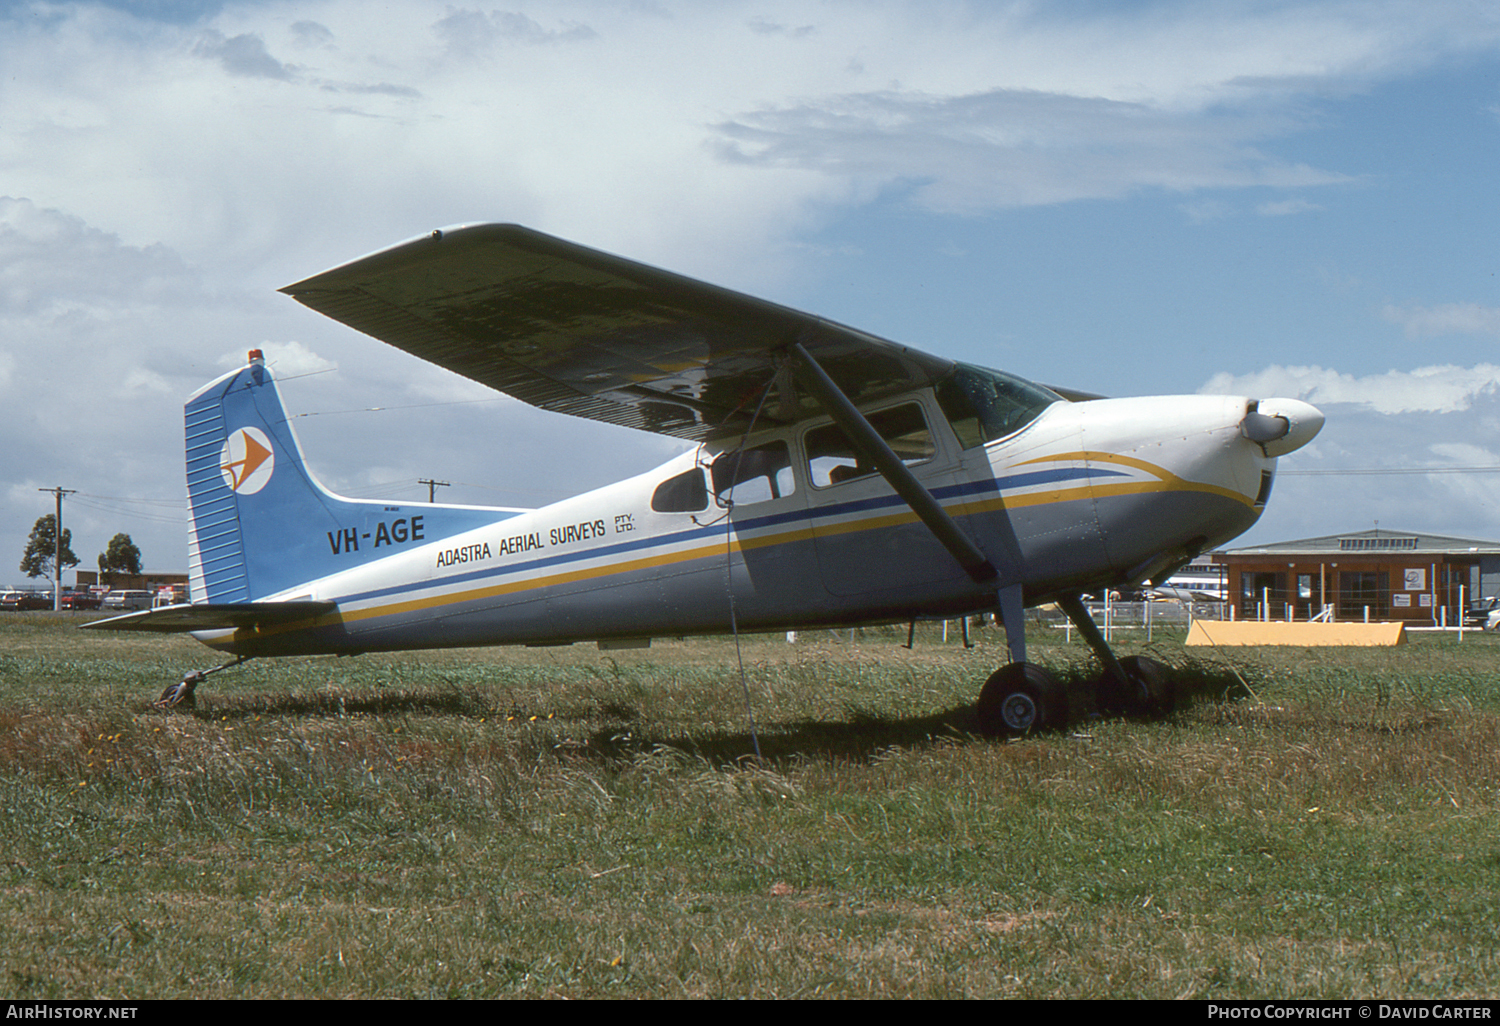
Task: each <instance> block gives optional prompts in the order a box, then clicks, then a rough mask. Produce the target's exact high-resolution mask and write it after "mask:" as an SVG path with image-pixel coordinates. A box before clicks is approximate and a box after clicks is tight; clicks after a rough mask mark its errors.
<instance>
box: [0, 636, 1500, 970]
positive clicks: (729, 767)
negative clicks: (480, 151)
mask: <svg viewBox="0 0 1500 1026" xmlns="http://www.w3.org/2000/svg"><path fill="white" fill-rule="evenodd" d="M75 622H76V621H74V620H72V619H71V618H69V617H67V616H64V617H61V618H58V617H54V616H50V615H41V614H38V615H36V616H30V615H24V614H23V615H16V616H7V617H3V618H0V852H3V855H0V881H3V883H0V886H3V888H4V895H5V900H4V902H3V903H0V909H3V913H0V915H3V925H4V928H5V930H6V936H7V942H6V944H5V946H4V948H3V954H0V965H3V976H0V979H3V980H4V982H5V986H4V988H3V990H4V992H5V993H6V995H7V996H9V997H15V998H37V997H73V998H83V997H121V998H124V997H130V998H149V997H185V996H208V997H227V996H239V997H250V996H253V997H296V996H319V997H335V996H351V997H429V996H430V997H494V996H551V995H556V996H576V997H612V996H619V997H677V996H682V997H738V996H744V997H772V996H775V997H807V996H826V997H955V996H976V997H1006V996H1015V997H1335V996H1337V997H1349V996H1388V997H1396V996H1405V997H1436V996H1445V997H1455V996H1461V995H1471V996H1472V995H1491V994H1493V993H1494V991H1495V990H1496V983H1495V981H1496V980H1497V979H1500V964H1497V959H1500V956H1497V952H1500V937H1497V925H1496V924H1497V923H1500V915H1497V907H1496V906H1497V903H1500V887H1497V884H1500V838H1497V834H1496V827H1495V823H1496V815H1495V814H1496V812H1497V808H1496V806H1497V804H1500V764H1497V759H1500V745H1497V740H1500V739H1497V736H1496V735H1497V731H1500V696H1497V694H1496V688H1495V686H1494V677H1493V670H1494V667H1495V663H1496V658H1497V655H1500V652H1497V649H1496V647H1495V644H1494V642H1495V639H1492V638H1484V637H1470V638H1466V640H1465V642H1464V644H1463V645H1461V646H1460V645H1456V644H1455V643H1454V642H1453V640H1452V639H1451V638H1446V639H1440V638H1419V639H1417V640H1416V641H1415V643H1414V644H1412V645H1410V646H1408V647H1406V648H1404V649H1395V650H1383V651H1371V650H1320V651H1317V652H1301V651H1289V650H1260V651H1256V650H1235V651H1234V652H1233V654H1232V655H1224V656H1220V655H1216V654H1210V655H1209V656H1208V657H1206V658H1205V657H1194V658H1189V657H1188V656H1187V655H1186V653H1185V652H1184V651H1183V650H1182V649H1180V648H1178V647H1176V644H1175V642H1173V641H1172V640H1171V639H1170V638H1169V639H1168V640H1165V641H1163V640H1161V636H1160V635H1158V636H1157V643H1156V644H1155V645H1154V646H1153V648H1152V654H1153V655H1155V656H1156V657H1157V658H1161V659H1163V660H1165V661H1168V662H1171V663H1173V664H1175V665H1177V666H1179V667H1183V668H1184V669H1185V675H1186V678H1187V679H1188V680H1189V682H1190V684H1191V687H1190V688H1189V691H1190V692H1191V697H1190V698H1189V700H1188V702H1187V703H1186V704H1185V706H1184V707H1183V708H1181V709H1179V710H1178V711H1177V712H1176V713H1174V714H1173V715H1171V716H1169V717H1167V718H1166V719H1163V720H1159V721H1153V722H1145V721H1121V720H1107V719H1097V718H1084V719H1083V720H1081V721H1080V722H1078V723H1077V724H1076V725H1075V726H1074V728H1072V729H1071V730H1070V731H1067V732H1061V733H1054V734H1049V735H1040V736H1036V737H1030V738H1025V739H1021V740H1018V741H1013V742H1008V743H1000V742H992V741H986V740H980V739H977V738H975V737H974V736H973V735H972V733H971V731H972V727H973V719H972V711H971V708H970V703H971V702H972V700H973V697H974V695H975V693H976V692H977V689H978V685H979V683H980V682H982V680H983V678H984V677H985V676H986V675H987V674H988V672H989V671H990V670H992V669H993V668H994V666H995V665H997V664H998V662H999V661H1000V660H1001V659H1002V658H1003V655H1002V652H1003V646H1002V645H1001V644H1000V642H999V640H998V639H995V638H992V637H991V636H990V635H989V633H988V632H982V634H981V636H980V639H979V640H980V645H979V647H977V648H975V649H973V650H967V651H966V650H964V649H962V648H961V647H960V646H958V645H957V644H956V643H954V644H950V645H948V646H942V645H940V644H939V643H938V641H937V636H936V634H935V632H931V631H929V632H928V633H926V634H925V635H923V636H921V637H919V641H918V644H917V647H916V648H915V649H914V650H912V651H909V652H908V651H907V650H905V649H903V648H901V647H900V642H901V641H904V640H905V632H904V630H900V631H898V630H894V629H893V630H889V631H873V630H872V631H865V632H859V633H857V634H856V635H855V636H854V637H853V639H852V640H851V637H850V635H849V632H847V631H845V632H839V633H838V634H837V635H833V634H829V633H827V632H824V633H821V634H816V635H814V634H804V635H803V636H802V638H801V639H799V643H798V644H797V645H787V644H786V642H785V641H784V639H782V638H781V637H780V636H776V637H770V638H756V639H749V640H748V641H747V642H746V644H745V655H746V665H747V674H748V681H749V685H750V693H751V700H752V703H753V706H754V714H755V718H756V720H757V722H758V724H759V727H760V742H761V747H762V750H763V752H764V753H765V759H764V760H763V761H756V760H755V759H754V758H753V757H751V756H750V752H751V751H752V750H753V749H752V745H751V739H750V732H749V726H748V720H747V717H746V712H745V709H744V707H743V700H742V697H741V690H740V684H739V679H738V675H737V671H736V669H735V660H734V653H733V649H732V646H731V645H730V644H729V643H728V642H725V641H719V640H698V641H684V642H666V643H662V642H658V643H657V646H656V647H654V648H652V649H650V650H647V651H641V652H617V653H609V654H606V653H600V652H597V651H594V650H592V649H590V648H585V647H584V646H576V647H574V648H570V649H547V650H485V651H475V652H455V653H429V654H406V655H392V656H381V657H372V656H366V657H361V658H359V659H352V660H349V659H345V660H338V659H299V660H285V661H274V662H252V663H250V664H248V665H246V666H245V667H243V668H241V669H237V670H232V671H227V672H225V673H223V674H219V675H216V676H215V677H213V678H211V680H210V682H209V683H208V684H207V685H205V686H204V687H202V688H201V689H200V691H199V707H198V709H197V710H196V711H194V712H193V713H192V714H163V713H160V712H154V711H150V710H149V709H148V708H147V703H148V702H149V701H150V699H152V698H154V697H155V695H156V693H157V692H158V691H159V690H160V689H161V687H162V686H164V685H165V684H166V683H168V682H170V681H171V680H175V679H176V677H177V676H178V675H180V673H181V672H182V671H183V670H184V669H188V668H193V667H198V666H206V665H211V664H212V663H213V661H214V658H213V656H212V653H209V652H207V650H204V649H201V648H197V647H195V646H194V645H193V643H192V642H190V641H186V640H183V639H172V638H143V639H120V638H110V637H104V638H101V637H98V636H95V635H91V634H83V633H78V632H76V631H75V630H73V625H74V623H75ZM1032 649H1033V656H1034V657H1035V658H1037V659H1038V660H1039V661H1042V662H1045V663H1047V664H1048V665H1050V666H1052V667H1054V668H1055V669H1056V670H1057V671H1058V672H1059V673H1060V674H1061V675H1063V676H1064V677H1065V678H1067V679H1069V680H1070V681H1072V682H1073V684H1074V686H1075V687H1077V688H1080V689H1081V688H1082V687H1083V686H1084V684H1085V683H1086V677H1087V675H1088V674H1090V673H1092V672H1093V671H1092V668H1091V665H1090V663H1089V660H1088V658H1087V652H1086V650H1085V649H1083V648H1082V647H1081V646H1067V645H1063V644H1061V643H1060V642H1059V640H1058V639H1055V638H1053V637H1052V636H1051V635H1048V636H1046V637H1041V636H1038V637H1035V638H1034V639H1033V641H1032ZM1120 650H1121V651H1122V653H1128V652H1132V651H1142V649H1140V648H1138V647H1137V646H1135V645H1133V644H1131V643H1130V642H1129V641H1126V642H1124V643H1122V644H1121V645H1120ZM1194 651H1195V652H1197V651H1199V650H1194ZM1085 705H1086V703H1085ZM1085 712H1087V709H1086V708H1085Z"/></svg>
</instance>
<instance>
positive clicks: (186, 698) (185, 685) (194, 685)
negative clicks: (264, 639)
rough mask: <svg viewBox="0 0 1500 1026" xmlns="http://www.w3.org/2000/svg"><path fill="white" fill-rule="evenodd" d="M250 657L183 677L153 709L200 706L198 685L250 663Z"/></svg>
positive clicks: (193, 671) (163, 693)
mask: <svg viewBox="0 0 1500 1026" xmlns="http://www.w3.org/2000/svg"><path fill="white" fill-rule="evenodd" d="M250 659H251V657H250V656H240V657H239V658H238V659H236V660H235V661H234V662H232V663H225V664H224V665H222V666H214V667H211V668H210V669H207V670H192V671H191V672H189V673H185V674H183V675H182V679H181V680H180V681H178V682H177V683H176V684H173V685H171V686H169V687H168V688H167V689H166V690H165V691H163V692H162V693H161V697H160V698H158V699H157V700H156V701H154V702H152V703H151V708H153V709H192V708H194V707H195V706H196V705H197V704H198V700H197V698H196V697H194V692H195V691H197V689H198V685H199V684H202V683H203V682H204V681H206V680H208V678H209V675H210V674H214V673H218V672H219V671H220V670H228V669H230V668H231V667H235V666H239V665H240V664H241V663H246V662H249V661H250Z"/></svg>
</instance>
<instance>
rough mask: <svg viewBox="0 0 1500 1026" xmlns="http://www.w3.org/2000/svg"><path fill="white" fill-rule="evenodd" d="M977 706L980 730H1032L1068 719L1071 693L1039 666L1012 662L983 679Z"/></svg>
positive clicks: (993, 734) (1008, 732) (998, 734)
mask: <svg viewBox="0 0 1500 1026" xmlns="http://www.w3.org/2000/svg"><path fill="white" fill-rule="evenodd" d="M975 709H976V712H977V714H978V717H979V732H980V733H981V734H985V735H988V736H990V737H1002V736H1006V735H1017V734H1030V733H1034V732H1036V731H1039V730H1051V729H1053V728H1056V727H1061V726H1063V725H1064V724H1065V723H1067V721H1068V693H1067V691H1066V690H1064V689H1063V686H1062V685H1061V684H1060V683H1058V681H1057V678H1056V677H1053V676H1052V674H1050V673H1048V672H1047V671H1046V670H1044V669H1042V668H1041V667H1040V666H1036V665H1035V664H1033V663H1009V664H1007V665H1005V666H1002V667H1000V669H998V670H996V671H995V672H994V673H993V674H992V675H991V676H990V679H989V680H987V681H985V682H984V687H983V688H981V689H980V691H979V702H978V703H977V705H976V706H975Z"/></svg>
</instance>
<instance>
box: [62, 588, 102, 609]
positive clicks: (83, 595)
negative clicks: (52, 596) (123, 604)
mask: <svg viewBox="0 0 1500 1026" xmlns="http://www.w3.org/2000/svg"><path fill="white" fill-rule="evenodd" d="M102 601H103V598H102V596H100V595H98V594H95V593H94V592H92V591H88V590H86V589H85V590H83V591H65V592H63V595H62V607H63V608H64V609H98V608H99V604H100V603H101V602H102Z"/></svg>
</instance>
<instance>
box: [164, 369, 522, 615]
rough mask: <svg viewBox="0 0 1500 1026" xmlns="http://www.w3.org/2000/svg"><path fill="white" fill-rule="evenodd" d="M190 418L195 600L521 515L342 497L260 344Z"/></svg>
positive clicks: (270, 585)
mask: <svg viewBox="0 0 1500 1026" xmlns="http://www.w3.org/2000/svg"><path fill="white" fill-rule="evenodd" d="M183 413H184V419H185V421H186V424H187V485H188V507H189V511H190V519H191V522H190V526H189V534H188V548H189V552H188V573H189V579H190V583H191V585H192V596H193V601H194V602H252V601H255V600H256V599H262V598H266V597H268V596H271V595H277V594H279V593H281V592H285V591H288V590H291V589H295V588H297V587H298V586H299V585H302V584H305V583H307V582H310V581H314V580H317V579H318V578H320V577H326V576H327V575H329V574H332V573H337V572H338V571H340V570H347V569H349V568H351V567H355V566H358V565H360V564H361V563H367V562H370V561H372V560H376V559H383V558H384V557H386V556H391V555H395V554H396V553H397V552H400V551H401V550H403V549H408V548H413V547H415V546H418V545H423V544H426V543H427V542H433V541H438V540H440V539H442V538H447V537H449V536H451V535H454V534H458V533H459V532H461V531H467V530H470V529H472V528H476V527H483V526H484V525H486V524H492V523H495V522H496V521H499V520H504V519H505V518H506V517H509V516H512V515H514V513H515V511H514V510H503V509H493V508H487V507H475V506H440V505H428V504H425V503H394V502H361V501H358V500H355V499H345V498H341V497H339V496H337V495H334V494H332V493H331V492H329V491H328V490H326V489H325V488H324V487H323V486H322V485H320V484H319V483H318V482H317V481H316V480H314V479H313V477H312V475H311V474H309V473H308V471H307V468H306V466H305V465H304V464H303V461H302V450H301V449H300V447H299V446H298V444H297V438H296V435H295V434H294V433H293V431H292V426H291V424H290V423H289V422H288V420H287V416H286V411H285V410H284V409H283V408H282V405H281V397H280V396H279V395H277V392H276V382H275V379H274V378H273V377H272V375H271V372H270V370H269V369H268V368H267V367H266V366H265V362H264V360H263V359H262V358H261V355H260V352H259V350H256V351H253V352H252V353H251V354H250V364H249V366H247V367H242V368H241V369H239V370H237V371H234V372H232V373H230V374H226V375H224V376H223V377H221V378H219V379H218V380H216V381H214V382H212V383H210V384H208V385H205V386H204V387H203V388H201V389H199V390H198V391H197V392H196V393H195V394H194V395H193V396H192V398H190V399H189V400H188V401H187V405H186V407H185V408H184V411H183Z"/></svg>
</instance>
